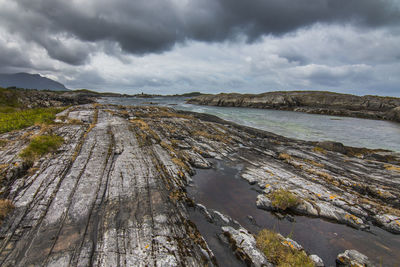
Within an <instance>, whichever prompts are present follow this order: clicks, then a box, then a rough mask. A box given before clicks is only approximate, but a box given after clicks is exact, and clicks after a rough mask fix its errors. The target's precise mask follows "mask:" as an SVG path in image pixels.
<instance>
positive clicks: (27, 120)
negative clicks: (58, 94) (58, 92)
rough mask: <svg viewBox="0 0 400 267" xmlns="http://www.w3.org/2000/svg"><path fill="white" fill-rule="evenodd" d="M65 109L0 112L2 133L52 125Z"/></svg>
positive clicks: (0, 131)
mask: <svg viewBox="0 0 400 267" xmlns="http://www.w3.org/2000/svg"><path fill="white" fill-rule="evenodd" d="M62 110H64V108H34V109H25V110H19V109H14V110H12V111H11V112H1V110H0V133H6V132H9V131H12V130H19V129H23V128H26V127H29V126H32V125H35V124H41V123H44V124H51V123H52V122H53V120H54V119H55V117H56V114H57V113H59V112H61V111H62Z"/></svg>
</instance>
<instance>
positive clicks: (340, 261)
mask: <svg viewBox="0 0 400 267" xmlns="http://www.w3.org/2000/svg"><path fill="white" fill-rule="evenodd" d="M336 266H339V267H345V266H346V267H347V266H348V267H350V266H360V267H363V266H368V267H369V266H371V267H373V266H375V265H373V264H371V262H370V261H369V260H368V257H367V256H365V255H363V254H362V253H360V252H358V251H357V250H354V249H350V250H346V251H345V252H343V253H340V254H339V255H338V256H337V259H336Z"/></svg>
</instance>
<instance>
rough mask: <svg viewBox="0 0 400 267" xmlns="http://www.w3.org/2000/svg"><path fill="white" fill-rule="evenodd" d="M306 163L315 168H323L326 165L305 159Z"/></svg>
mask: <svg viewBox="0 0 400 267" xmlns="http://www.w3.org/2000/svg"><path fill="white" fill-rule="evenodd" d="M304 161H305V162H307V163H309V164H311V165H314V166H315V167H320V168H323V167H324V166H325V165H324V164H322V163H319V162H316V161H314V160H311V159H305V160H304Z"/></svg>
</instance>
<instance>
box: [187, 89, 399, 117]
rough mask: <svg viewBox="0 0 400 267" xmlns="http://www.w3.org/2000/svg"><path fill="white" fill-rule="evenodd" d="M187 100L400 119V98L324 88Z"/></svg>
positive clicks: (204, 96)
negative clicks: (346, 92)
mask: <svg viewBox="0 0 400 267" xmlns="http://www.w3.org/2000/svg"><path fill="white" fill-rule="evenodd" d="M188 103H192V104H199V105H209V106H223V107H250V108H264V109H278V110H290V111H298V112H306V113H314V114H327V115H337V116H349V117H359V118H370V119H383V120H392V121H397V122H400V113H399V112H400V110H399V107H400V99H399V98H395V97H380V96H355V95H348V94H338V93H332V92H322V91H292V92H285V91H282V92H269V93H263V94H258V95H250V94H243V95H242V94H233V93H232V94H218V95H201V96H197V97H194V98H192V99H190V100H188Z"/></svg>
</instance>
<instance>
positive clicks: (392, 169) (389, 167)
mask: <svg viewBox="0 0 400 267" xmlns="http://www.w3.org/2000/svg"><path fill="white" fill-rule="evenodd" d="M385 169H386V170H388V171H396V172H400V167H398V166H394V165H391V164H385Z"/></svg>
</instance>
